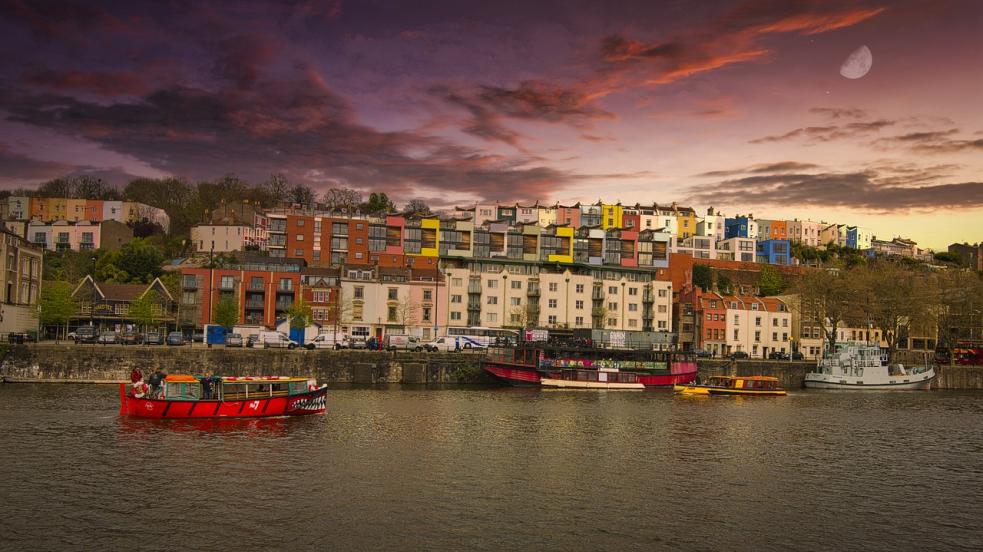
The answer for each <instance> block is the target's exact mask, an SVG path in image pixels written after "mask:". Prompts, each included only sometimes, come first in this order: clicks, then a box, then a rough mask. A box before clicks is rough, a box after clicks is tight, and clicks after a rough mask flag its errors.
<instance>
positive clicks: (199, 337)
mask: <svg viewBox="0 0 983 552" xmlns="http://www.w3.org/2000/svg"><path fill="white" fill-rule="evenodd" d="M191 341H194V342H195V343H204V342H205V332H203V331H201V330H195V331H194V333H192V335H191Z"/></svg>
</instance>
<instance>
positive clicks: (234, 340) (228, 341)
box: [225, 333, 242, 347]
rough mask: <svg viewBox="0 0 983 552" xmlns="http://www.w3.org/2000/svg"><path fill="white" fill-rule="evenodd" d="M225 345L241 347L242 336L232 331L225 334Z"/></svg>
mask: <svg viewBox="0 0 983 552" xmlns="http://www.w3.org/2000/svg"><path fill="white" fill-rule="evenodd" d="M225 346H226V347H242V336H241V335H239V334H237V333H233V334H229V335H227V336H225Z"/></svg>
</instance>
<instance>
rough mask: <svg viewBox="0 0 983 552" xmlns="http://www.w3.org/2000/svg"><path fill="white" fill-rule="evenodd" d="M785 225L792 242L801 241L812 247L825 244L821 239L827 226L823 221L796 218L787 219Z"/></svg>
mask: <svg viewBox="0 0 983 552" xmlns="http://www.w3.org/2000/svg"><path fill="white" fill-rule="evenodd" d="M785 226H786V231H787V233H788V239H789V241H790V242H792V243H801V244H802V245H808V246H810V247H818V246H820V245H825V243H824V242H822V241H820V240H821V238H820V236H821V234H822V231H823V228H824V227H825V225H824V224H823V223H821V222H813V221H811V220H799V219H794V220H788V221H785Z"/></svg>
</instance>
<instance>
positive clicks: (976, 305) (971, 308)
mask: <svg viewBox="0 0 983 552" xmlns="http://www.w3.org/2000/svg"><path fill="white" fill-rule="evenodd" d="M934 284H935V288H936V292H935V293H936V297H937V298H938V306H937V308H936V310H935V316H936V321H937V323H938V331H939V339H938V343H939V345H940V346H942V347H945V348H946V349H948V350H949V362H950V363H952V362H954V360H955V355H953V354H952V350H953V349H954V348H955V343H956V341H957V340H959V339H972V338H973V337H974V336H976V335H979V332H980V330H981V329H983V328H981V327H980V326H981V325H983V279H981V278H980V276H979V275H978V274H975V273H973V272H972V271H969V270H959V269H949V270H944V271H942V272H940V273H938V274H936V275H935V278H934Z"/></svg>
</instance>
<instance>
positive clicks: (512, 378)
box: [482, 362, 697, 388]
mask: <svg viewBox="0 0 983 552" xmlns="http://www.w3.org/2000/svg"><path fill="white" fill-rule="evenodd" d="M482 369H483V370H484V371H485V372H486V373H487V374H489V375H491V376H492V377H494V378H495V379H496V380H498V381H500V382H502V383H507V384H509V385H513V386H516V387H530V386H531V387H542V386H543V383H542V381H543V379H544V378H546V379H550V380H562V378H561V377H553V376H559V374H550V373H546V372H540V371H538V370H535V369H533V368H522V367H518V366H509V365H503V364H498V363H494V362H487V363H485V364H483V365H482ZM696 369H697V368H696V363H695V362H681V363H676V364H675V365H674V366H673V369H672V372H673V373H670V374H645V373H639V374H638V383H640V384H641V385H642V386H644V387H645V388H664V387H672V386H674V385H682V384H686V383H690V382H692V381H694V380H695V379H696ZM563 381H569V380H563ZM570 383H573V382H572V381H571V382H570ZM598 383H600V382H598ZM568 387H573V386H568Z"/></svg>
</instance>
